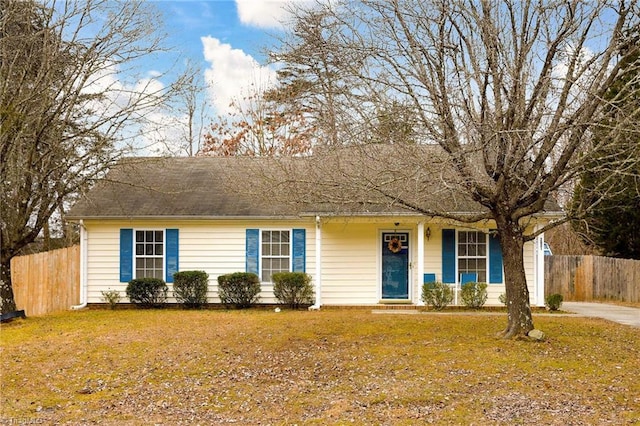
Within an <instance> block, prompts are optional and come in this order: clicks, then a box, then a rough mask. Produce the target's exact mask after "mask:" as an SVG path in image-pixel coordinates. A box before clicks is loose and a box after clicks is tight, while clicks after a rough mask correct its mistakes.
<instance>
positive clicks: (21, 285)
mask: <svg viewBox="0 0 640 426" xmlns="http://www.w3.org/2000/svg"><path fill="white" fill-rule="evenodd" d="M11 281H12V284H13V294H14V297H15V300H16V307H17V308H18V309H24V311H25V313H26V314H27V315H44V314H48V313H51V312H57V311H64V310H68V309H69V307H70V306H72V305H77V304H78V303H80V246H72V247H67V248H63V249H58V250H52V251H47V252H42V253H36V254H31V255H28V256H18V257H14V258H13V259H11Z"/></svg>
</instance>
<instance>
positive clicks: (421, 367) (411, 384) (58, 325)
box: [0, 310, 640, 425]
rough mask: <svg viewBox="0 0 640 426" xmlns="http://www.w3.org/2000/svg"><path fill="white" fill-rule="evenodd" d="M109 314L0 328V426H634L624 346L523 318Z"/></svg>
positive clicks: (635, 347)
mask: <svg viewBox="0 0 640 426" xmlns="http://www.w3.org/2000/svg"><path fill="white" fill-rule="evenodd" d="M505 323H506V318H505V317H503V316H495V315H475V316H467V315H455V314H452V315H434V314H429V313H426V314H418V315H373V314H371V313H370V311H365V310H342V311H341V310H331V311H320V312H306V311H283V312H280V313H274V312H272V311H266V310H248V311H235V310H233V311H222V310H215V311H210V310H204V311H182V310H144V311H143V310H116V311H107V310H104V311H100V310H92V311H82V312H69V313H64V314H59V315H52V316H47V317H34V318H28V319H26V320H18V321H14V322H12V323H8V324H6V325H2V329H1V333H0V343H1V363H2V364H1V370H2V377H1V382H0V385H1V392H0V406H1V407H2V409H1V410H2V411H1V412H0V423H4V422H10V421H11V419H22V420H24V419H32V420H33V421H41V422H43V423H46V424H55V423H72V424H73V423H92V422H100V423H102V424H118V423H123V422H124V423H127V424H141V425H142V424H149V423H154V422H155V423H165V424H170V423H175V422H176V419H180V421H181V422H182V424H215V423H226V422H236V423H239V424H257V423H259V422H261V423H263V424H292V423H297V424H343V423H348V422H351V421H353V422H355V423H356V424H381V423H385V424H415V423H423V422H432V423H436V424H468V423H474V424H519V423H524V424H558V425H560V424H569V423H570V424H600V423H612V424H624V423H630V424H635V423H640V396H639V395H640V382H639V381H638V380H637V368H638V359H640V353H639V352H640V337H639V336H640V333H638V331H637V329H633V328H630V327H625V326H621V325H616V324H613V323H609V322H606V321H601V320H592V319H585V318H579V317H575V318H574V317H569V316H565V317H551V316H544V317H542V316H541V317H536V318H535V323H536V327H537V328H540V329H542V330H544V331H545V333H547V335H548V339H547V341H545V342H542V343H534V342H528V341H505V340H502V339H498V338H496V337H495V335H496V333H497V332H499V331H500V330H501V329H502V328H503V327H504V325H505Z"/></svg>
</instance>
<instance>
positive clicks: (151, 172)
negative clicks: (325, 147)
mask: <svg viewBox="0 0 640 426" xmlns="http://www.w3.org/2000/svg"><path fill="white" fill-rule="evenodd" d="M343 154H344V153H340V152H339V151H338V152H337V154H335V155H331V156H325V157H322V156H318V157H317V158H313V157H308V158H293V159H286V160H282V161H277V160H274V159H269V158H239V157H190V158H184V157H182V158H131V159H127V160H125V161H122V162H121V163H120V164H119V165H118V166H117V167H114V168H113V169H112V170H111V171H110V172H109V174H108V175H107V177H106V179H104V180H102V181H100V182H98V183H97V184H96V185H95V186H94V187H93V188H92V189H91V190H89V191H88V193H87V194H86V195H85V196H84V197H82V198H81V199H80V200H79V201H78V202H77V203H76V205H75V206H73V207H72V209H71V210H70V211H69V213H68V215H67V216H68V218H69V219H72V220H77V219H89V218H152V217H172V218H194V219H195V218H270V217H280V218H281V217H297V216H300V215H307V214H324V215H328V214H334V215H341V214H350V215H379V214H392V215H396V214H413V215H415V214H416V213H415V212H412V210H410V209H407V208H403V207H402V206H401V205H399V204H398V203H396V202H394V200H393V199H392V198H391V199H390V198H389V196H388V195H389V194H390V193H391V194H396V193H397V194H399V195H400V196H401V197H402V198H403V199H405V200H406V199H409V200H410V201H411V202H412V203H414V204H415V205H417V206H419V207H420V208H423V209H433V210H436V209H437V210H440V211H442V210H445V211H447V212H455V213H477V212H482V211H485V210H484V208H483V207H482V206H480V205H479V204H478V203H476V202H474V201H473V200H471V199H470V198H469V197H468V196H466V195H464V194H463V191H461V190H460V188H459V186H457V185H456V183H455V180H454V179H450V177H447V178H445V177H443V175H446V174H447V173H448V172H446V170H447V167H446V166H441V167H439V166H438V165H437V158H436V157H437V155H435V154H434V152H430V151H425V150H423V149H420V150H419V151H416V152H415V155H411V156H407V154H406V152H404V153H402V155H401V156H397V157H395V158H394V157H393V155H392V154H390V153H389V152H385V153H384V155H380V154H381V153H380V152H377V153H374V154H373V155H372V156H369V153H364V154H363V153H362V152H360V153H359V154H357V155H352V154H353V153H352V152H350V153H349V154H350V155H348V156H345V155H343ZM363 155H365V156H366V157H367V158H363ZM430 164H431V166H430ZM434 164H435V165H434ZM443 170H445V171H443ZM352 181H358V182H361V183H360V184H358V185H352V184H345V182H352ZM374 181H376V182H380V181H382V182H385V183H384V185H381V186H380V187H377V188H374V186H372V183H373V182H374ZM547 210H552V211H556V212H557V211H559V210H560V209H559V208H558V207H557V205H556V204H555V203H552V202H549V203H548V208H547Z"/></svg>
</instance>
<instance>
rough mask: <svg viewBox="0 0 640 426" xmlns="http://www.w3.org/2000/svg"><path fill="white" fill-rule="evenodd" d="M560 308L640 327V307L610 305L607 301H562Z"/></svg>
mask: <svg viewBox="0 0 640 426" xmlns="http://www.w3.org/2000/svg"><path fill="white" fill-rule="evenodd" d="M560 309H562V310H563V311H568V312H573V313H576V314H578V315H582V316H585V317H594V318H604V319H606V320H609V321H614V322H617V323H620V324H625V325H630V326H632V327H639V328H640V308H629V307H626V306H618V305H609V304H607V303H590V302H562V307H561V308H560Z"/></svg>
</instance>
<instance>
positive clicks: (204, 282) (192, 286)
mask: <svg viewBox="0 0 640 426" xmlns="http://www.w3.org/2000/svg"><path fill="white" fill-rule="evenodd" d="M208 286H209V274H207V273H206V272H204V271H181V272H176V273H175V274H173V295H174V297H175V298H176V301H177V302H178V303H182V305H183V306H184V307H185V308H194V309H195V308H200V307H202V306H203V305H206V304H207V288H208Z"/></svg>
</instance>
